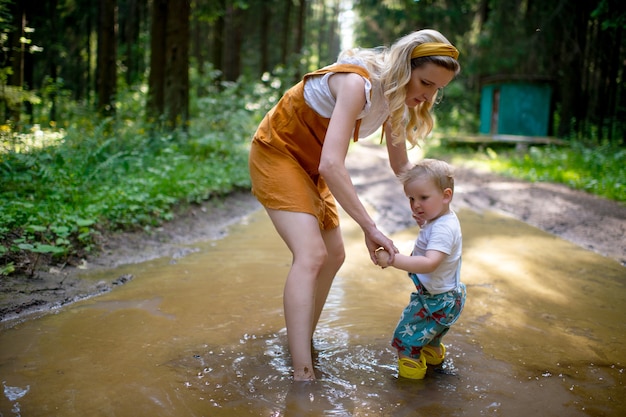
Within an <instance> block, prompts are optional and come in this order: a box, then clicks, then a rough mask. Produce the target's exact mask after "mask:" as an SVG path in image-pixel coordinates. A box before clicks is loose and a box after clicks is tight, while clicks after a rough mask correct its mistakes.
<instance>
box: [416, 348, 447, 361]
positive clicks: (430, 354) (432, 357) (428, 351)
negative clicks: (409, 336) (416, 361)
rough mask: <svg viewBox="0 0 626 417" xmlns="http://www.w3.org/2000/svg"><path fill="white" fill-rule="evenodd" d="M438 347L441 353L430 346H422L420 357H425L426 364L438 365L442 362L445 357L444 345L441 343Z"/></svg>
mask: <svg viewBox="0 0 626 417" xmlns="http://www.w3.org/2000/svg"><path fill="white" fill-rule="evenodd" d="M439 347H440V348H441V355H440V354H439V353H437V351H436V350H435V348H434V347H432V346H429V345H426V346H424V347H423V348H422V357H423V358H425V359H426V363H427V364H428V365H439V364H441V362H443V359H444V358H445V357H446V347H445V346H444V345H443V343H442V344H440V345H439Z"/></svg>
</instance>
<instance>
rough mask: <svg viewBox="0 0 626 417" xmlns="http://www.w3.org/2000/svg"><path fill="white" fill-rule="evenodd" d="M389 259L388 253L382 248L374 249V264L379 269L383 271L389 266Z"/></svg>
mask: <svg viewBox="0 0 626 417" xmlns="http://www.w3.org/2000/svg"><path fill="white" fill-rule="evenodd" d="M390 258H391V256H389V252H387V251H386V250H385V249H384V248H378V249H376V263H377V264H378V266H380V267H381V268H383V269H384V268H387V267H388V266H391V262H389V261H390Z"/></svg>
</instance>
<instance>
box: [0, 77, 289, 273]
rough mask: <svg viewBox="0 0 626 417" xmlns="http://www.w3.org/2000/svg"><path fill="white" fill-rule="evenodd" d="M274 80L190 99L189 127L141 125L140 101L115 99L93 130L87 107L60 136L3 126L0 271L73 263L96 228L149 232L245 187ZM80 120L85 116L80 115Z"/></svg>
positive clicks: (89, 245) (138, 97)
mask: <svg viewBox="0 0 626 417" xmlns="http://www.w3.org/2000/svg"><path fill="white" fill-rule="evenodd" d="M273 82H274V85H277V84H276V83H275V80H270V79H268V80H267V82H266V83H263V84H259V85H257V84H253V83H245V82H241V83H236V84H235V83H233V84H229V85H224V86H222V88H221V92H220V91H218V90H220V89H218V88H214V89H211V91H210V93H211V94H210V95H209V96H207V97H203V98H194V99H193V103H192V108H193V109H194V113H195V114H196V115H197V116H196V117H194V118H193V119H192V121H191V122H190V124H189V126H188V127H187V129H186V130H178V131H175V132H165V131H164V132H158V131H154V129H153V127H152V126H150V125H147V124H145V123H144V122H142V120H143V117H142V116H143V113H142V111H143V110H142V109H143V106H142V105H141V104H139V105H138V104H137V103H138V102H139V103H143V101H144V97H143V95H142V94H141V93H140V92H139V91H131V90H128V91H125V92H122V93H120V95H119V97H118V100H119V101H120V103H119V105H120V108H121V109H123V110H124V111H118V114H120V116H118V117H116V118H114V119H106V120H100V121H99V122H96V123H94V118H93V116H88V114H89V113H88V112H87V111H85V110H84V109H83V110H81V111H77V112H76V113H74V114H77V115H78V116H77V118H76V119H75V120H72V121H71V123H69V124H68V126H67V129H66V130H59V129H47V130H41V129H39V128H36V129H35V128H34V129H31V131H29V132H25V133H17V132H13V131H11V128H10V127H9V126H4V127H3V128H4V129H0V140H1V141H2V144H3V146H2V147H1V148H0V182H1V183H2V188H1V189H0V265H4V266H3V267H2V269H0V274H8V273H12V272H14V271H24V270H28V271H29V272H30V273H33V272H34V270H35V267H36V264H37V262H38V261H39V260H40V259H42V258H41V257H46V258H47V259H48V260H57V261H58V262H62V263H65V262H72V261H73V260H77V259H79V258H80V257H82V256H84V255H85V254H86V253H87V252H89V251H92V250H94V249H97V245H98V239H99V236H100V233H101V232H102V231H107V230H133V229H150V228H152V227H155V226H158V225H160V224H161V223H162V222H164V221H167V220H171V219H172V218H173V217H174V211H175V210H176V208H177V207H180V206H185V205H187V204H193V203H199V202H201V201H204V200H208V199H211V198H216V197H219V196H222V195H225V194H228V193H230V192H232V191H234V190H236V189H247V188H249V187H250V180H249V175H248V165H247V155H248V144H249V140H250V138H251V135H252V133H253V132H254V130H255V128H256V125H257V123H258V121H259V119H260V115H261V113H262V112H265V111H266V110H267V106H268V104H267V103H270V102H272V101H273V100H275V97H276V96H278V95H279V93H278V92H276V91H275V90H274V89H273V88H272V83H273ZM81 115H85V116H81Z"/></svg>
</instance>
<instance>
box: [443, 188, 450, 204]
mask: <svg viewBox="0 0 626 417" xmlns="http://www.w3.org/2000/svg"><path fill="white" fill-rule="evenodd" d="M443 201H444V203H449V202H450V201H452V188H446V189H445V190H443Z"/></svg>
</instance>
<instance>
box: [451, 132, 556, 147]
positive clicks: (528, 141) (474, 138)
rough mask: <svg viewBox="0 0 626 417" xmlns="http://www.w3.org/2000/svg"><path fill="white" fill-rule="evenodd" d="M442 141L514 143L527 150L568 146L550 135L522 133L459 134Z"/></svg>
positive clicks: (479, 143) (453, 142) (481, 143)
mask: <svg viewBox="0 0 626 417" xmlns="http://www.w3.org/2000/svg"><path fill="white" fill-rule="evenodd" d="M440 140H441V141H442V142H446V143H448V144H476V145H479V146H484V145H489V144H512V145H515V147H516V149H518V150H526V149H528V146H530V145H557V146H566V145H567V144H568V142H567V141H564V140H562V139H558V138H554V137H549V136H522V135H500V134H495V135H458V136H444V135H442V136H441V137H440Z"/></svg>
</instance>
